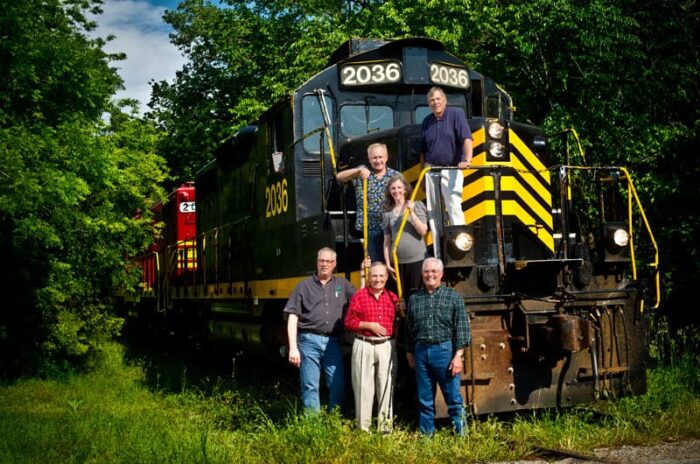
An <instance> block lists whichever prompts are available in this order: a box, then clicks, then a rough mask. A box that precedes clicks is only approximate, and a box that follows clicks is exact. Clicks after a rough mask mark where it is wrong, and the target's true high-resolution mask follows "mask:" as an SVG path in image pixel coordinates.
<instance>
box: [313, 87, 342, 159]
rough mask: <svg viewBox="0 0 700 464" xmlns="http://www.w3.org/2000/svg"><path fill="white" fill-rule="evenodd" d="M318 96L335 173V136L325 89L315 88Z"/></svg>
mask: <svg viewBox="0 0 700 464" xmlns="http://www.w3.org/2000/svg"><path fill="white" fill-rule="evenodd" d="M314 92H315V93H316V96H317V98H318V104H319V106H320V107H321V116H322V117H323V129H324V130H325V132H326V137H327V138H328V151H329V152H330V155H331V165H332V166H333V173H335V172H336V171H337V168H336V162H335V149H334V148H333V137H331V131H330V129H329V127H330V125H331V118H330V116H329V114H328V107H327V106H326V91H325V90H323V89H316V90H314Z"/></svg>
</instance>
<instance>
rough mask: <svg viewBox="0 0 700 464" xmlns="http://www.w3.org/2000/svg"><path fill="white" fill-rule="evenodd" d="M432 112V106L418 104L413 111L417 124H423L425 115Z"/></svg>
mask: <svg viewBox="0 0 700 464" xmlns="http://www.w3.org/2000/svg"><path fill="white" fill-rule="evenodd" d="M430 113H431V111H430V107H428V106H427V105H421V106H417V107H416V109H415V110H414V112H413V115H414V121H415V123H416V124H421V123H422V122H423V120H424V119H425V117H426V116H427V115H429V114H430Z"/></svg>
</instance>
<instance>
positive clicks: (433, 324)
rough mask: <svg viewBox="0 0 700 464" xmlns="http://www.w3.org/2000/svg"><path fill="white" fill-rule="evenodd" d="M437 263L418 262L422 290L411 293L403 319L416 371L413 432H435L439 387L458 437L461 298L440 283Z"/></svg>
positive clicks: (464, 335) (464, 336)
mask: <svg viewBox="0 0 700 464" xmlns="http://www.w3.org/2000/svg"><path fill="white" fill-rule="evenodd" d="M442 274H443V264H442V261H440V260H439V259H436V258H427V259H426V260H425V261H424V262H423V284H424V286H425V288H423V289H420V290H418V292H416V293H414V294H413V296H412V297H411V299H410V301H409V303H408V315H407V316H406V358H407V360H408V365H409V366H411V367H412V368H414V369H415V370H416V390H417V393H418V403H419V416H418V428H419V429H420V432H421V433H422V434H425V435H431V434H432V433H433V432H435V384H436V383H437V384H439V385H440V390H442V395H443V396H444V397H445V403H446V404H447V412H448V414H449V416H450V420H451V421H452V425H453V427H454V430H455V433H457V434H459V435H462V434H463V433H464V418H463V416H464V402H463V401H462V395H461V393H460V383H461V376H460V374H461V373H462V358H463V354H464V347H465V346H468V345H469V343H470V341H471V330H470V328H469V319H468V317H467V312H466V310H465V308H464V300H463V299H462V297H461V296H459V295H458V294H457V292H455V291H454V290H453V289H452V288H449V287H446V286H444V285H442Z"/></svg>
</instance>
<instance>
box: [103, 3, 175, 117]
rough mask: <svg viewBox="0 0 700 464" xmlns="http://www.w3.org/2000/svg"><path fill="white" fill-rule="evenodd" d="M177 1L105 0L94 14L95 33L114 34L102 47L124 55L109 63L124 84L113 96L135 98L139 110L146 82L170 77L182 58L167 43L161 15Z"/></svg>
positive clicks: (148, 92)
mask: <svg viewBox="0 0 700 464" xmlns="http://www.w3.org/2000/svg"><path fill="white" fill-rule="evenodd" d="M177 4H178V1H177V0H105V3H104V6H103V10H104V13H103V14H102V15H100V16H98V17H97V18H96V21H97V23H98V27H97V30H96V31H95V34H97V35H98V36H100V37H106V36H107V35H109V34H113V35H115V36H116V39H114V40H113V41H111V42H109V43H108V44H107V46H106V47H105V51H107V52H109V53H115V52H124V53H126V55H127V59H126V60H125V61H120V62H115V63H113V65H114V66H116V67H117V68H118V72H119V75H120V76H121V77H122V79H123V80H124V86H125V87H126V89H125V90H123V91H120V92H118V93H117V95H116V97H117V98H126V97H128V98H136V99H137V100H139V101H140V102H141V111H142V112H143V111H145V110H146V109H147V107H146V105H147V103H148V101H149V100H150V95H151V87H150V86H149V85H148V82H149V81H150V80H152V79H155V80H156V81H161V80H167V81H172V79H173V78H174V77H175V71H177V70H178V69H180V68H181V67H182V65H183V64H184V62H185V59H184V58H183V57H182V55H181V54H180V52H179V51H178V50H177V48H175V46H173V45H172V44H171V43H170V41H169V39H168V34H169V33H170V32H171V30H172V29H171V28H170V26H169V25H167V24H165V23H164V22H163V19H162V16H163V13H164V11H165V9H166V8H167V9H175V8H177Z"/></svg>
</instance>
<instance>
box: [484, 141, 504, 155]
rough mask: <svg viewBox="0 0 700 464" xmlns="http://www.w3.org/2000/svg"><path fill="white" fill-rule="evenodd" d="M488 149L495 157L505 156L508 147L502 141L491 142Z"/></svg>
mask: <svg viewBox="0 0 700 464" xmlns="http://www.w3.org/2000/svg"><path fill="white" fill-rule="evenodd" d="M488 150H489V155H491V156H493V157H494V158H503V155H504V153H505V151H506V147H505V146H504V145H503V144H502V143H500V142H491V143H490V144H489V148H488Z"/></svg>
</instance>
